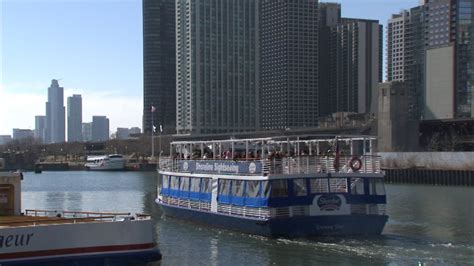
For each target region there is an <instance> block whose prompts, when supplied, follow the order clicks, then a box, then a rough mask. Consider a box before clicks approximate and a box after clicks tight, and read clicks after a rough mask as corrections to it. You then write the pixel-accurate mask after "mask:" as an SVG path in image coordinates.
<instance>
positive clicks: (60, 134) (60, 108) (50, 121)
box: [46, 79, 66, 143]
mask: <svg viewBox="0 0 474 266" xmlns="http://www.w3.org/2000/svg"><path fill="white" fill-rule="evenodd" d="M64 109H65V108H64V89H63V87H59V83H58V81H57V80H55V79H53V80H52V81H51V86H50V87H49V88H48V101H47V102H46V142H47V143H60V142H64V141H65V140H66V139H65V132H66V130H65V117H64V116H65V115H64V113H65V110H64Z"/></svg>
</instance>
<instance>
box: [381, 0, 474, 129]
mask: <svg viewBox="0 0 474 266" xmlns="http://www.w3.org/2000/svg"><path fill="white" fill-rule="evenodd" d="M473 15H474V1H473V0H425V1H423V2H422V3H421V5H420V6H417V7H414V8H411V9H409V10H406V11H402V12H401V13H400V14H395V15H393V16H392V19H390V20H389V23H388V32H389V34H388V38H387V47H388V58H387V59H388V60H387V72H388V75H387V77H388V80H389V81H405V84H407V86H408V88H409V89H408V90H407V93H409V94H411V95H412V96H411V98H412V100H411V102H412V104H410V107H409V110H410V112H412V113H414V114H416V116H418V117H422V118H423V119H428V120H431V119H447V118H456V117H474V94H473V89H474V54H473V52H472V51H474V34H472V32H473V29H474V28H473V26H474V17H473Z"/></svg>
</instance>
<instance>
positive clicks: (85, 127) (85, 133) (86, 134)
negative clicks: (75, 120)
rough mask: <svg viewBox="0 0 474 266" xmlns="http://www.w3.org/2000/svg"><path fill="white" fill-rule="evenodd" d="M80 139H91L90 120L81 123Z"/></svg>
mask: <svg viewBox="0 0 474 266" xmlns="http://www.w3.org/2000/svg"><path fill="white" fill-rule="evenodd" d="M82 141H84V142H89V141H92V122H88V123H82Z"/></svg>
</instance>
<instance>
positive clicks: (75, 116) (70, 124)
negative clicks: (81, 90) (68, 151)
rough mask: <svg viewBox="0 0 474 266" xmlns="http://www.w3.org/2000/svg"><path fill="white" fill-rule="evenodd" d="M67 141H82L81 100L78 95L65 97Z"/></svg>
mask: <svg viewBox="0 0 474 266" xmlns="http://www.w3.org/2000/svg"><path fill="white" fill-rule="evenodd" d="M67 141H68V142H74V141H82V98H81V95H79V94H74V95H72V97H67Z"/></svg>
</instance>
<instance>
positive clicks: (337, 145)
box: [334, 136, 341, 171]
mask: <svg viewBox="0 0 474 266" xmlns="http://www.w3.org/2000/svg"><path fill="white" fill-rule="evenodd" d="M340 153H341V152H340V150H339V140H338V139H337V136H336V148H335V156H334V157H335V158H334V170H336V171H339V156H340Z"/></svg>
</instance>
